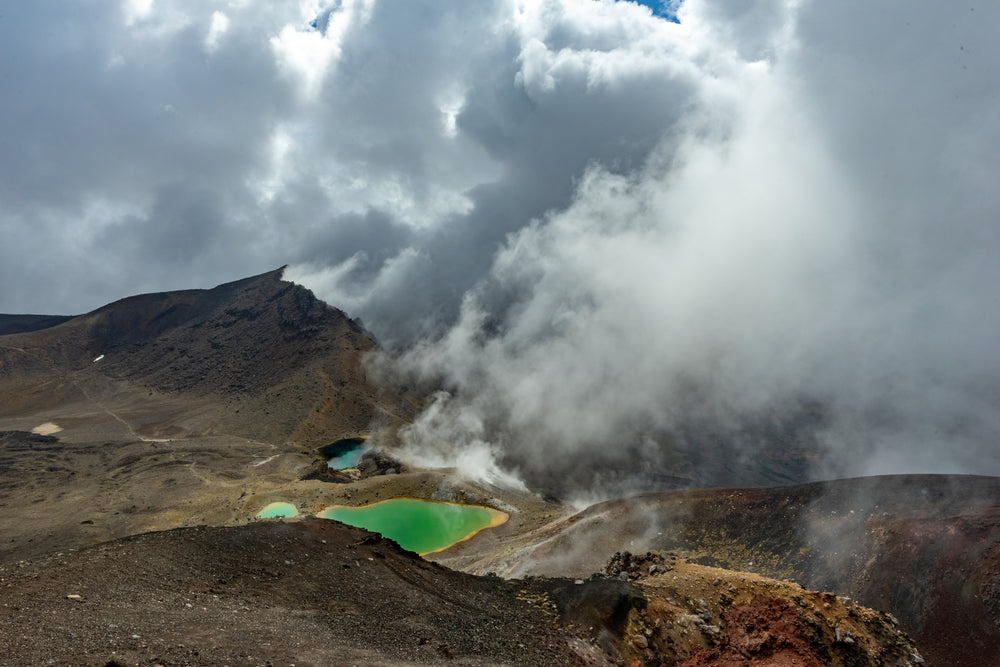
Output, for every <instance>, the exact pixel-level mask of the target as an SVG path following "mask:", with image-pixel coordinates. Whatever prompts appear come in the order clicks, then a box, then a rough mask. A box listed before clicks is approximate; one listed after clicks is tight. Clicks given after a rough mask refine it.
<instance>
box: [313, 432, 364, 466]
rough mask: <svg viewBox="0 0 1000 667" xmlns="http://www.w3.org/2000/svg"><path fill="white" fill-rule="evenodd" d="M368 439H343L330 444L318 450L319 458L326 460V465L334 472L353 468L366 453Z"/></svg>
mask: <svg viewBox="0 0 1000 667" xmlns="http://www.w3.org/2000/svg"><path fill="white" fill-rule="evenodd" d="M367 439H368V438H344V439H342V440H337V441H336V442H331V443H330V444H329V445H324V446H322V447H320V448H319V453H320V455H321V456H323V457H324V458H326V464H327V465H328V466H330V467H331V468H334V469H335V470H343V469H344V468H353V467H355V466H356V465H358V463H360V462H361V457H362V456H364V453H365V452H367V451H368V446H367V443H366V442H365V441H366V440H367Z"/></svg>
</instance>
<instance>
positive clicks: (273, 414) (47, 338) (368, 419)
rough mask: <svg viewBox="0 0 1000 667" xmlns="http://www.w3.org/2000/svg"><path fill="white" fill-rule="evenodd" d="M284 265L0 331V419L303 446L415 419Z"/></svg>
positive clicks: (91, 431)
mask: <svg viewBox="0 0 1000 667" xmlns="http://www.w3.org/2000/svg"><path fill="white" fill-rule="evenodd" d="M281 274H282V270H281V269H279V270H276V271H272V272H269V273H265V274H262V275H259V276H255V277H252V278H247V279H244V280H238V281H235V282H232V283H226V284H224V285H219V286H218V287H216V288H214V289H209V290H185V291H178V292H164V293H158V294H144V295H140V296H134V297H129V298H126V299H122V300H120V301H116V302H114V303H112V304H109V305H107V306H104V307H103V308H99V309H98V310H95V311H93V312H91V313H88V314H86V315H81V316H78V317H74V318H71V319H69V320H67V321H63V322H60V323H57V324H56V325H55V326H52V327H48V328H44V329H39V330H35V331H27V332H22V333H14V334H9V335H5V336H0V396H2V397H3V398H4V401H3V403H0V429H6V430H14V429H18V430H31V429H33V428H36V427H37V426H38V424H40V423H42V422H51V423H53V424H56V425H58V427H60V428H61V429H62V433H61V435H60V438H61V439H63V440H75V441H92V440H96V439H101V438H105V439H119V440H120V439H134V440H142V439H146V440H153V439H167V438H178V437H191V436H197V435H230V436H238V437H243V438H250V439H255V440H260V441H264V442H277V443H282V442H286V441H291V442H296V443H299V444H303V445H310V446H312V445H319V444H325V443H327V442H329V441H331V440H333V439H336V438H339V437H347V436H351V435H356V434H357V433H359V432H361V431H366V430H368V429H369V428H371V426H372V424H373V423H376V424H377V423H383V424H385V425H390V424H393V423H396V422H398V421H400V420H401V419H402V420H405V419H408V418H409V417H411V416H412V410H413V408H412V405H411V404H409V403H408V402H407V401H406V400H405V399H402V398H401V397H399V396H389V395H386V394H385V393H384V392H383V393H380V392H379V390H378V389H376V387H375V386H374V385H373V384H372V383H370V382H368V380H367V378H366V376H365V372H364V369H363V367H362V365H361V361H360V360H361V356H362V355H363V354H364V353H365V352H368V351H370V350H372V349H373V348H375V347H376V344H375V342H374V341H373V340H372V338H371V337H370V336H369V335H368V334H367V333H366V332H365V331H364V329H363V328H362V327H361V326H360V325H359V324H358V323H356V322H354V321H353V320H351V319H350V318H348V317H347V316H346V315H345V314H344V313H342V312H341V311H339V310H337V309H335V308H332V307H330V306H328V305H326V304H324V303H323V302H321V301H319V300H318V299H316V298H315V297H314V296H313V294H312V293H311V292H310V291H308V290H306V289H305V288H303V287H300V286H297V285H294V284H292V283H289V282H285V281H283V280H282V279H281ZM55 321H58V318H56V320H55Z"/></svg>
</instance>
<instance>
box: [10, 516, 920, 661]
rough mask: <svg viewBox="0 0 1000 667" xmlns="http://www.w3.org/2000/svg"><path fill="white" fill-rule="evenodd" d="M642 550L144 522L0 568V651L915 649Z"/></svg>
mask: <svg viewBox="0 0 1000 667" xmlns="http://www.w3.org/2000/svg"><path fill="white" fill-rule="evenodd" d="M656 562H657V563H658V566H657V567H658V569H657V567H654V568H653V570H654V571H657V572H658V573H657V574H655V575H650V576H649V577H648V580H647V581H646V582H644V583H642V584H639V583H632V582H629V581H625V580H623V578H620V577H613V578H609V577H604V576H595V577H592V578H589V579H588V580H587V581H573V580H569V579H537V578H536V579H532V580H527V581H516V580H515V581H505V580H502V579H499V578H497V577H476V576H472V575H468V574H463V573H459V572H455V571H452V570H448V569H446V568H443V567H441V566H439V565H435V564H433V563H429V562H427V561H425V560H423V559H421V558H420V557H418V556H417V555H416V554H413V553H411V552H408V551H404V550H402V549H400V548H399V547H398V546H397V545H396V544H395V543H394V542H391V541H388V540H385V539H382V538H379V537H378V536H376V535H372V534H370V533H367V532H365V531H363V530H360V529H356V528H350V527H348V526H344V525H342V524H338V523H336V522H332V521H325V520H316V519H313V520H308V521H302V522H298V523H281V522H259V523H256V524H251V525H247V526H238V527H226V528H207V527H195V528H187V529H177V530H171V531H166V532H161V533H149V534H145V535H139V536H135V537H130V538H125V539H122V540H119V541H116V542H111V543H106V544H102V545H98V546H95V547H90V548H87V549H83V550H80V551H75V550H74V551H68V552H60V553H56V554H52V555H50V556H48V557H45V558H42V559H41V560H37V561H22V562H19V563H17V564H12V565H9V566H6V567H4V566H0V585H2V586H3V590H4V595H3V606H2V607H0V651H2V654H0V661H2V660H4V659H6V658H11V657H15V659H16V661H17V664H74V665H111V664H115V665H122V664H144V665H145V664H160V665H233V664H247V665H279V664H282V665H287V664H295V665H299V666H305V665H349V664H379V665H414V664H456V665H531V666H533V667H534V666H537V665H595V666H596V665H613V664H639V665H644V664H645V665H661V664H663V665H677V664H679V663H680V662H681V661H685V662H684V663H683V664H684V665H686V666H688V667H694V666H696V665H722V664H744V663H743V662H740V663H733V662H723V661H720V660H721V659H728V658H731V657H732V656H733V655H743V656H749V657H750V659H751V660H753V662H752V663H750V662H747V663H746V664H769V665H800V666H808V667H820V666H821V665H833V666H838V667H847V666H849V665H869V664H881V665H887V666H898V667H904V666H909V665H915V664H919V655H918V654H917V652H916V649H915V648H914V647H913V645H912V644H911V643H910V641H909V640H908V639H907V638H906V637H905V636H904V635H902V634H901V633H899V632H898V631H897V630H895V629H894V628H893V627H892V623H891V621H890V620H889V619H887V617H885V615H884V614H879V613H877V612H873V611H871V610H867V609H863V608H860V607H856V606H853V605H846V606H845V604H844V603H843V602H842V601H837V600H836V599H835V598H834V597H833V596H827V597H826V598H824V597H822V596H820V595H819V594H813V593H809V592H807V591H803V590H802V589H800V588H798V587H797V586H792V585H789V584H783V583H782V582H773V581H765V580H764V579H763V578H760V577H757V578H755V580H754V582H753V583H751V584H750V585H749V586H744V587H743V588H744V589H745V591H741V592H737V588H736V587H735V586H734V584H735V585H736V586H740V585H742V584H741V582H738V581H737V579H736V577H735V576H732V573H725V572H722V571H709V570H708V569H707V568H699V567H698V566H694V565H690V564H686V563H681V562H677V561H667V562H665V561H663V560H662V559H659V560H657V561H656ZM619 565H622V563H617V564H615V565H614V566H615V567H618V566H619ZM624 565H625V567H626V568H627V567H629V565H633V563H631V562H630V563H628V564H624ZM642 565H644V566H645V565H646V563H645V562H643V563H642ZM644 569H647V568H645V567H644ZM677 575H681V576H682V578H683V580H684V582H683V586H677V585H674V583H672V582H673V580H676V579H678V576H677ZM723 577H724V578H723ZM673 596H676V597H677V598H679V599H680V600H681V602H678V601H676V600H674V599H673ZM685 596H688V597H693V598H695V599H700V602H692V600H691V599H686V598H685ZM824 600H830V601H832V602H834V604H833V605H831V604H829V602H825V601H824ZM692 605H693V608H689V606H692ZM748 616H752V617H753V621H752V623H748V622H747V617H748ZM734 651H736V653H734ZM741 651H742V653H740V652H741Z"/></svg>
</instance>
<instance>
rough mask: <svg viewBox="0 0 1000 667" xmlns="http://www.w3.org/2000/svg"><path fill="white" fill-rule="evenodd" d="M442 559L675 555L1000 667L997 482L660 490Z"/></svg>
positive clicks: (581, 572)
mask: <svg viewBox="0 0 1000 667" xmlns="http://www.w3.org/2000/svg"><path fill="white" fill-rule="evenodd" d="M484 546H485V543H482V542H480V543H469V544H463V545H459V546H458V547H457V548H455V549H452V550H450V552H449V553H448V555H447V557H446V558H445V559H443V562H446V563H449V564H452V566H461V567H462V568H463V569H466V570H467V571H492V572H497V573H500V574H504V575H506V576H512V575H513V576H525V575H540V576H544V575H551V574H555V573H559V574H561V575H563V576H585V575H586V574H587V573H589V572H593V571H594V570H595V569H597V568H599V567H601V565H602V563H604V561H605V560H606V559H607V558H608V557H609V556H610V555H612V554H613V553H614V552H616V551H618V550H622V549H629V550H631V551H633V552H645V551H647V550H649V551H652V552H653V553H664V552H668V553H669V552H672V553H676V554H678V555H680V556H683V557H686V558H690V559H691V560H692V561H694V562H697V563H701V564H703V565H706V566H714V567H722V568H728V569H731V570H748V571H752V572H757V573H760V574H762V575H767V576H770V577H775V578H778V579H792V580H794V581H797V582H800V583H802V585H804V586H806V587H807V588H811V589H817V590H823V591H835V592H836V593H838V594H840V595H845V596H849V597H850V598H853V599H855V600H857V601H858V602H860V603H861V604H864V605H868V606H871V607H875V608H877V609H881V610H884V611H887V612H891V613H892V614H893V615H894V616H895V617H896V618H898V619H899V623H900V627H901V628H903V629H904V630H905V631H906V632H907V633H909V634H910V635H911V636H912V637H913V638H914V640H915V641H916V643H917V646H919V647H920V648H921V650H923V651H924V654H925V655H926V657H927V659H928V661H929V664H937V665H955V666H968V667H979V666H981V665H1000V479H998V478H994V477H976V476H948V475H897V476H887V477H870V478H860V479H846V480H837V481H830V482H817V483H812V484H804V485H798V486H788V487H778V488H753V489H746V488H744V489H699V490H689V491H671V492H665V493H651V494H643V495H640V496H636V497H634V498H628V499H621V500H613V501H608V502H604V503H599V504H597V505H593V506H591V507H589V508H587V509H585V510H583V511H582V512H580V513H578V514H575V515H572V516H566V517H563V518H561V519H558V520H556V521H553V522H552V523H550V524H548V525H546V526H543V527H541V528H538V529H536V530H533V531H530V532H528V533H524V534H521V535H518V536H512V537H511V538H510V539H509V540H508V541H507V543H506V544H504V545H502V546H501V545H497V544H491V545H489V548H488V549H484V548H483V547H484Z"/></svg>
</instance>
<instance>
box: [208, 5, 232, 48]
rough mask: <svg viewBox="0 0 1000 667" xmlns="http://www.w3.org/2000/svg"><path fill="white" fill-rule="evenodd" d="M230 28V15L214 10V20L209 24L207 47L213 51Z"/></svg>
mask: <svg viewBox="0 0 1000 667" xmlns="http://www.w3.org/2000/svg"><path fill="white" fill-rule="evenodd" d="M227 30H229V17H228V16H226V15H225V14H224V13H223V12H220V11H214V12H212V22H211V24H209V26H208V34H207V35H206V36H205V49H206V50H207V51H208V52H209V53H212V52H213V51H215V50H216V49H217V48H219V40H221V39H222V36H223V35H225V34H226V31H227Z"/></svg>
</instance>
